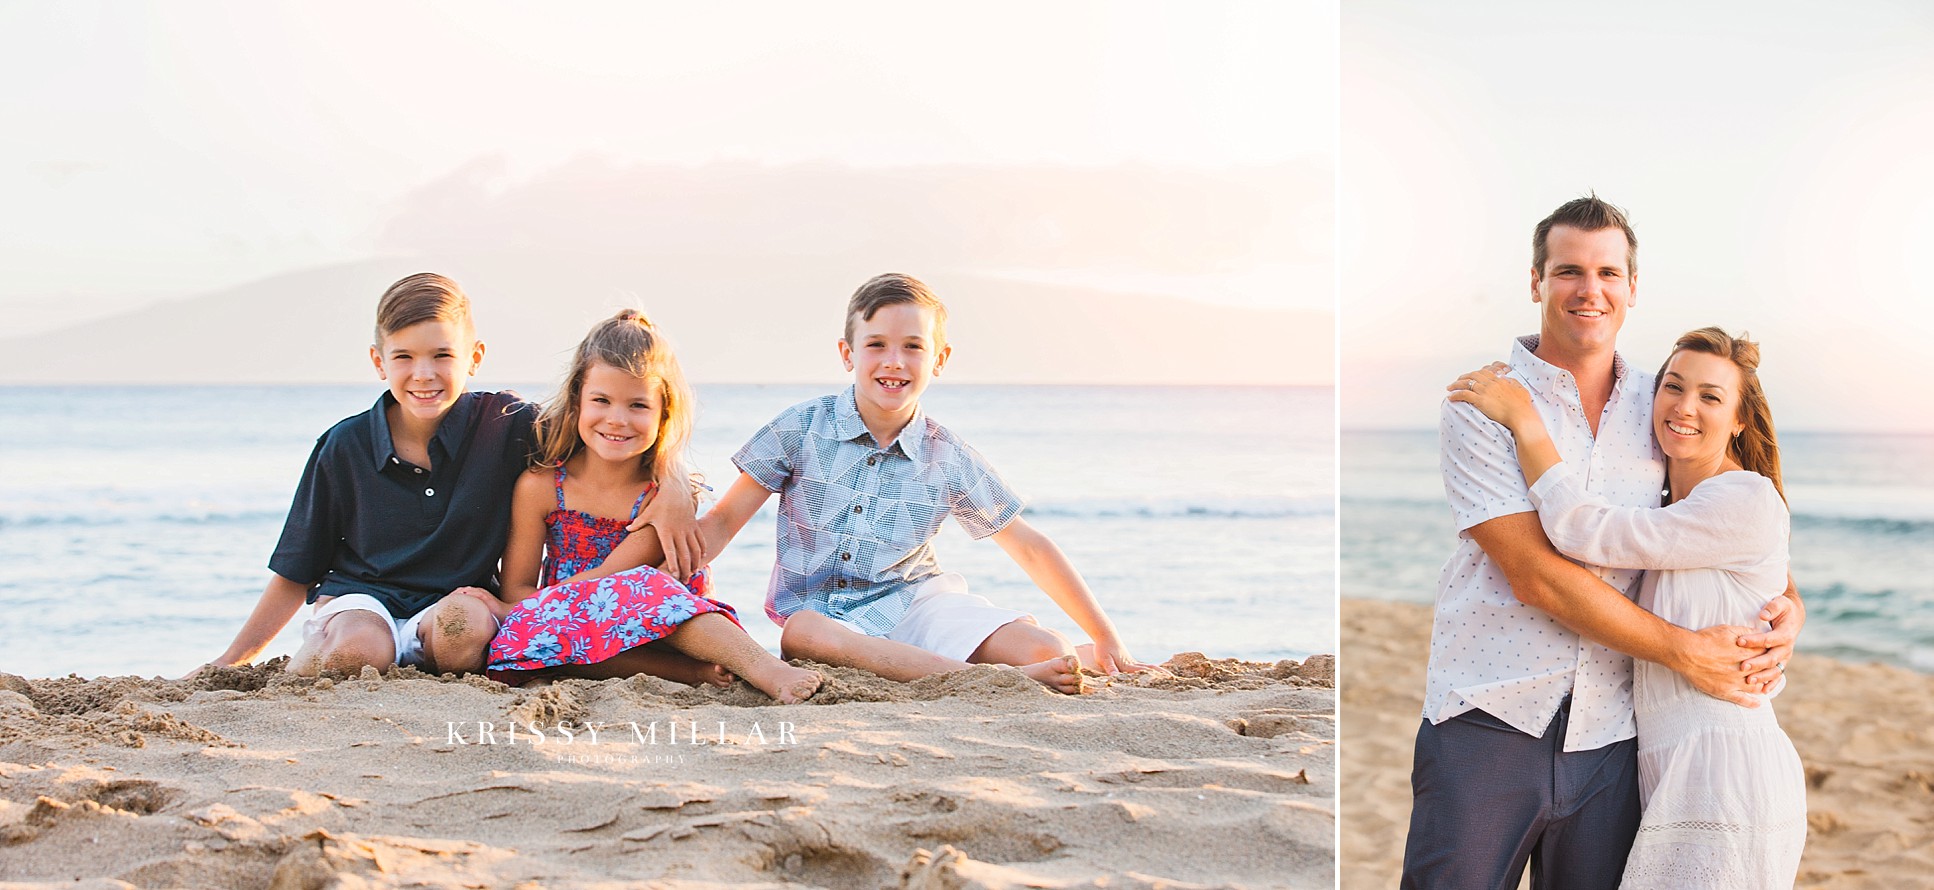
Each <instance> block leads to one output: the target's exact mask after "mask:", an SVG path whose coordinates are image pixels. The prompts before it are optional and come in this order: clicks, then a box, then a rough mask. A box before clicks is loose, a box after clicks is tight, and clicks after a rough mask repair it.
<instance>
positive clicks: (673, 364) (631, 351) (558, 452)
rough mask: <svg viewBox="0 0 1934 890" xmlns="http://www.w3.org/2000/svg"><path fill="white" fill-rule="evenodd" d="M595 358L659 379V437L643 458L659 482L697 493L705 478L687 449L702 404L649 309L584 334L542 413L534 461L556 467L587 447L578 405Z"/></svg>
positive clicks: (624, 313)
mask: <svg viewBox="0 0 1934 890" xmlns="http://www.w3.org/2000/svg"><path fill="white" fill-rule="evenodd" d="M593 362H597V363H601V364H605V365H609V366H611V367H613V368H617V369H618V370H620V371H623V372H625V373H627V374H630V375H632V376H634V377H637V378H639V379H642V380H653V381H656V382H657V383H658V403H659V407H660V410H659V416H658V441H657V442H655V443H653V444H652V446H651V450H649V451H647V452H645V454H644V458H643V460H644V462H645V465H646V466H647V467H649V468H650V469H651V478H652V479H653V480H655V481H657V482H658V484H660V485H665V484H668V483H669V482H670V481H671V480H673V479H683V480H686V481H687V483H688V484H690V485H691V486H692V488H693V491H694V492H695V493H696V491H697V490H698V488H699V487H700V485H699V480H698V477H697V474H695V473H693V472H692V467H691V465H690V464H689V463H687V462H686V459H685V448H686V446H687V445H689V444H690V443H691V440H692V426H693V423H694V421H695V420H696V418H697V415H698V405H697V402H696V400H695V399H694V398H693V396H692V387H691V384H690V383H687V382H686V380H685V371H684V370H683V369H681V368H680V367H679V365H678V356H676V355H674V354H672V348H671V344H670V343H668V342H666V341H665V338H664V335H662V334H660V333H659V332H658V328H657V327H655V326H653V325H652V323H651V322H650V321H649V320H647V319H646V318H645V315H644V313H642V312H639V311H637V310H635V309H625V310H622V311H620V312H619V313H618V314H617V315H613V316H611V317H610V318H607V319H605V320H604V321H601V322H598V324H597V326H596V327H593V328H592V329H591V332H590V333H589V334H586V335H584V342H582V343H579V344H578V348H577V351H576V352H574V353H572V355H571V368H570V370H569V371H568V372H566V373H565V375H564V383H563V385H561V386H559V387H558V390H557V394H556V395H554V396H552V397H551V400H550V401H548V402H546V403H544V408H543V410H542V411H540V412H538V415H537V454H536V455H535V457H534V458H533V461H532V463H533V464H534V465H535V466H539V467H556V466H559V465H561V464H563V463H564V462H565V461H567V460H570V459H571V458H572V457H574V456H576V455H577V453H578V452H579V451H581V450H583V449H584V440H583V439H581V438H579V436H578V411H579V409H578V403H579V401H580V399H581V398H582V397H583V394H584V377H585V375H586V374H587V373H588V372H589V371H590V369H591V365H592V363H593Z"/></svg>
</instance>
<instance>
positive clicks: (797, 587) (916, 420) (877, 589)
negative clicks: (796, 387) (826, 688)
mask: <svg viewBox="0 0 1934 890" xmlns="http://www.w3.org/2000/svg"><path fill="white" fill-rule="evenodd" d="M732 462H733V463H734V464H737V465H738V468H739V470H740V471H741V472H743V473H745V474H746V475H747V476H750V477H752V479H753V481H755V482H758V483H759V484H760V485H762V486H765V488H766V490H768V491H774V492H777V493H778V494H779V529H778V545H779V558H778V561H777V562H776V563H775V564H774V565H773V567H772V583H771V586H770V587H768V588H767V590H766V614H768V615H770V616H772V620H774V621H777V622H779V623H781V624H783V623H785V616H787V615H790V614H792V613H793V612H796V611H798V610H800V609H811V610H813V611H815V612H819V613H821V614H823V615H828V616H831V617H833V618H839V619H843V620H845V621H849V622H851V623H853V624H854V625H855V626H857V627H859V628H860V629H861V630H864V631H865V632H867V633H869V634H875V635H880V634H885V633H886V632H888V631H890V630H892V629H893V626H894V625H895V624H897V623H899V621H900V619H901V618H903V617H905V616H906V613H907V609H908V607H909V606H910V605H911V604H912V602H913V588H914V585H916V584H918V583H919V582H920V581H923V580H925V579H927V578H930V577H932V576H934V575H937V574H940V566H939V564H938V562H937V561H936V560H935V559H934V553H933V539H934V536H935V535H938V534H939V533H940V524H941V522H942V521H944V520H945V519H946V518H947V517H948V516H949V515H951V516H953V517H954V518H955V519H957V520H958V521H959V522H960V525H961V527H962V528H964V529H966V530H967V533H968V534H969V535H972V536H973V537H974V538H976V539H979V538H985V537H987V536H988V535H991V534H994V533H995V532H998V531H1000V530H1001V529H1002V528H1004V527H1006V526H1007V524H1008V523H1010V522H1012V521H1014V518H1015V517H1016V516H1019V515H1020V514H1021V507H1022V506H1023V503H1024V502H1023V500H1022V499H1021V497H1020V496H1019V495H1017V494H1015V493H1014V491H1013V490H1012V489H1010V488H1008V486H1007V483H1006V482H1004V481H1002V480H1001V477H1000V474H998V473H996V472H994V468H993V467H990V466H988V465H987V461H986V460H985V459H983V458H982V457H981V456H980V454H979V453H978V452H976V451H974V449H972V448H970V447H968V445H967V443H965V442H963V441H961V440H960V437H958V436H955V435H954V434H953V433H952V432H949V431H948V430H947V428H946V427H943V426H941V425H940V424H938V423H935V422H934V421H932V420H931V419H929V418H928V417H927V416H926V413H925V412H922V411H916V412H915V413H914V415H913V420H912V421H911V422H910V423H908V424H907V427H906V429H904V430H902V431H901V432H900V435H899V438H897V439H895V440H894V442H893V444H892V445H890V446H888V447H886V448H881V447H880V446H879V443H878V442H875V441H874V440H873V434H872V433H870V432H867V429H866V423H865V422H864V421H862V420H861V419H860V412H859V406H858V405H857V404H856V403H855V402H854V400H853V389H852V387H847V389H846V391H845V392H843V393H840V394H838V395H830V396H824V397H821V398H817V399H813V400H811V401H808V402H801V403H800V404H797V405H794V406H792V407H791V408H788V409H786V411H785V412H784V413H782V414H780V415H779V416H778V417H777V418H774V419H773V421H772V422H771V423H768V424H766V425H765V426H764V427H762V428H761V429H760V430H759V431H758V432H756V433H754V434H753V435H752V439H751V441H749V442H747V443H745V447H743V448H740V449H739V452H738V453H737V454H735V455H733V456H732Z"/></svg>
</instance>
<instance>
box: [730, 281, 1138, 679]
mask: <svg viewBox="0 0 1934 890" xmlns="http://www.w3.org/2000/svg"><path fill="white" fill-rule="evenodd" d="M946 313H947V310H946V307H945V306H944V305H942V304H941V302H940V300H939V299H938V298H936V297H935V296H934V295H933V293H932V291H930V290H928V289H927V286H926V285H925V284H922V283H921V282H919V281H918V280H916V279H914V278H911V277H909V276H906V275H897V274H887V275H880V276H877V277H875V278H873V279H872V280H870V281H868V282H866V283H865V284H863V285H861V286H860V288H859V290H858V291H855V292H854V294H853V297H852V299H851V300H850V301H849V302H848V304H847V307H846V334H845V337H844V338H843V339H841V340H840V341H839V353H840V359H841V361H842V362H843V363H844V364H845V365H846V370H848V371H851V372H852V373H853V385H852V386H850V387H848V388H847V389H846V390H845V391H844V392H842V393H839V394H837V395H831V396H825V397H823V398H818V399H813V400H810V401H807V402H802V403H800V404H798V405H794V406H793V407H791V408H788V409H786V411H785V412H784V413H782V414H780V415H779V416H778V417H777V418H775V419H774V420H773V421H772V422H771V423H768V424H766V425H765V426H764V427H763V428H761V429H760V430H759V431H758V432H756V433H754V434H753V436H752V439H751V441H749V442H747V443H746V444H745V447H743V448H741V449H739V453H738V454H736V455H734V456H733V458H732V462H733V463H735V464H737V465H738V467H739V470H740V475H739V478H738V481H736V482H734V483H733V485H732V488H731V489H730V490H729V491H727V492H726V493H725V496H724V497H723V498H720V499H719V503H718V506H716V507H714V508H713V509H712V510H711V511H710V512H708V513H706V515H705V519H704V520H703V521H702V522H701V523H700V531H701V533H702V534H703V535H704V537H705V540H706V544H707V547H706V549H707V551H708V552H709V553H716V552H717V551H718V550H719V549H720V548H722V547H724V545H725V542H726V541H729V540H731V538H732V536H733V535H735V534H737V533H738V531H739V529H741V528H743V527H744V526H745V523H746V521H747V520H749V519H751V518H752V514H754V513H755V512H757V511H758V509H759V507H760V505H762V504H764V503H765V501H766V499H767V498H769V497H771V496H772V495H773V494H774V493H777V494H778V495H779V535H778V549H779V553H778V562H777V564H776V565H774V566H773V570H772V584H771V586H770V587H769V588H768V590H767V592H766V614H767V615H769V616H771V618H772V620H773V621H775V622H777V623H779V624H780V625H781V626H782V627H784V631H783V632H782V635H781V636H780V639H779V648H780V651H781V652H782V653H783V654H784V655H785V656H786V657H787V658H810V659H812V660H814V661H818V662H822V663H824V664H831V665H847V666H852V667H859V668H865V669H866V670H869V671H872V672H873V673H876V674H879V675H880V676H882V677H886V678H888V679H891V680H913V679H917V678H919V677H924V676H928V675H930V674H937V673H944V672H947V671H955V670H960V669H963V668H966V667H968V666H969V665H970V664H1009V665H1015V666H1017V667H1020V668H1021V670H1022V671H1023V672H1025V673H1026V674H1027V675H1028V676H1030V677H1033V678H1034V679H1035V680H1038V681H1040V682H1041V683H1042V684H1043V685H1045V686H1047V687H1048V688H1049V689H1053V690H1055V691H1057V692H1068V693H1076V692H1080V691H1082V680H1081V672H1080V668H1081V666H1082V663H1083V662H1084V661H1085V662H1086V664H1087V666H1088V667H1091V668H1095V669H1097V670H1101V671H1104V672H1108V673H1114V672H1117V671H1134V670H1141V669H1143V668H1145V667H1147V665H1144V664H1141V663H1139V662H1137V661H1135V660H1134V659H1133V658H1132V657H1130V656H1129V654H1128V648H1127V647H1126V646H1124V645H1123V644H1122V642H1121V637H1120V636H1119V635H1118V634H1117V633H1116V632H1115V627H1114V625H1113V624H1112V623H1111V622H1109V620H1108V616H1107V614H1106V613H1104V612H1103V611H1102V609H1101V605H1100V604H1099V603H1097V602H1095V597H1094V594H1092V593H1090V592H1089V590H1088V585H1087V583H1086V582H1084V581H1083V580H1082V579H1081V575H1080V573H1079V572H1076V571H1075V568H1074V566H1073V565H1071V564H1070V563H1069V562H1068V558H1067V557H1066V556H1065V555H1063V554H1062V552H1061V550H1060V548H1058V547H1056V546H1055V545H1054V542H1053V541H1051V540H1049V539H1048V537H1047V536H1046V535H1043V534H1041V533H1040V532H1039V531H1037V530H1035V529H1034V527H1033V526H1031V525H1029V524H1028V523H1027V521H1026V520H1024V519H1022V518H1021V506H1022V504H1021V499H1020V497H1019V496H1017V495H1015V494H1014V492H1013V491H1011V490H1010V489H1009V488H1008V487H1007V484H1006V483H1005V482H1003V481H1002V480H1001V477H1000V474H998V473H996V472H994V470H993V468H992V467H990V466H988V464H987V462H986V461H985V460H983V459H982V458H981V456H980V454H979V453H977V452H975V451H974V449H972V448H970V447H968V445H967V443H966V442H964V441H962V440H961V439H960V437H959V436H956V435H954V434H953V432H952V431H950V430H948V429H947V428H946V427H944V426H941V425H940V424H939V423H936V422H934V421H933V420H932V419H931V418H929V417H927V415H926V414H925V413H924V412H922V411H921V410H920V394H921V393H922V392H923V391H925V390H926V387H927V384H928V383H929V382H930V381H931V380H932V379H933V377H934V376H935V375H937V374H939V373H940V369H941V367H942V365H944V364H945V363H946V361H947V358H948V357H949V356H950V355H951V354H952V350H951V348H950V347H948V346H947V340H946V326H945V325H946V317H947V314H946ZM948 516H953V517H954V518H955V519H956V520H957V521H959V522H960V524H961V527H963V528H965V529H966V530H967V533H968V534H970V535H972V536H973V537H975V538H977V539H978V538H991V539H993V541H994V543H996V544H999V545H1000V547H1001V549H1002V550H1004V551H1006V552H1007V554H1008V556H1009V557H1011V558H1013V560H1014V562H1015V563H1016V564H1018V565H1019V566H1020V567H1021V568H1022V569H1023V570H1025V571H1026V572H1027V575H1028V577H1029V578H1031V579H1033V580H1034V583H1035V584H1037V585H1039V586H1040V588H1041V590H1042V591H1043V592H1045V593H1046V594H1047V595H1048V597H1049V598H1050V599H1052V600H1054V602H1055V604H1056V605H1058V606H1060V607H1061V609H1062V610H1063V611H1065V612H1066V613H1067V614H1068V617H1070V618H1073V619H1074V622H1075V623H1076V624H1078V625H1080V626H1081V629H1082V630H1084V631H1087V632H1088V635H1089V637H1090V638H1092V639H1093V640H1094V645H1093V647H1092V649H1090V648H1089V647H1086V646H1083V647H1080V649H1079V652H1080V653H1081V654H1080V657H1079V658H1078V657H1077V654H1076V653H1077V651H1078V650H1077V648H1076V647H1075V646H1073V645H1072V644H1071V643H1070V642H1069V641H1068V640H1067V639H1066V638H1065V637H1063V636H1061V635H1060V634H1058V633H1056V632H1054V631H1052V630H1049V629H1047V628H1043V627H1041V626H1040V625H1038V624H1036V623H1035V621H1034V617H1033V616H1031V615H1028V614H1027V613H1025V612H1018V611H1015V610H1013V609H1003V608H1000V607H997V606H995V605H993V604H992V603H989V602H988V601H987V600H986V599H984V598H982V597H980V596H977V595H975V594H972V593H968V592H967V582H966V579H964V578H962V577H961V576H960V575H959V574H957V573H953V572H943V571H941V570H940V566H939V564H938V563H937V561H936V560H935V559H934V552H933V538H934V536H935V535H937V534H939V532H940V525H941V523H942V522H943V521H945V520H946V518H947V517H948Z"/></svg>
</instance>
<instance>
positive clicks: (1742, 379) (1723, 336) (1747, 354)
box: [1653, 328, 1786, 500]
mask: <svg viewBox="0 0 1934 890" xmlns="http://www.w3.org/2000/svg"><path fill="white" fill-rule="evenodd" d="M1681 352H1703V353H1706V354H1708V355H1716V356H1719V357H1720V358H1723V359H1726V360H1728V361H1731V362H1732V363H1733V366H1734V367H1736V368H1738V369H1739V422H1740V423H1742V424H1744V425H1745V429H1742V430H1740V431H1739V435H1737V436H1734V437H1733V438H1732V441H1731V442H1729V443H1727V445H1726V454H1727V456H1729V457H1731V458H1732V459H1733V462H1734V463H1736V464H1739V466H1740V468H1741V469H1745V470H1751V471H1753V472H1755V473H1758V474H1760V475H1761V476H1765V477H1766V478H1768V479H1771V480H1773V490H1775V491H1777V492H1779V494H1780V500H1786V488H1785V487H1784V486H1782V485H1781V484H1780V443H1779V436H1778V435H1776V434H1775V433H1774V432H1773V409H1772V408H1771V407H1768V406H1767V404H1766V391H1765V390H1764V389H1761V388H1760V385H1759V344H1758V343H1755V342H1753V341H1751V340H1748V339H1746V335H1745V334H1741V335H1740V336H1738V337H1734V336H1732V335H1731V334H1728V333H1726V332H1725V331H1724V330H1721V329H1719V328H1700V329H1698V330H1696V331H1687V332H1686V333H1685V334H1684V335H1683V336H1681V337H1680V338H1679V341H1678V342H1677V343H1674V344H1672V355H1678V354H1679V353H1681ZM1672 355H1668V356H1666V358H1665V364H1664V365H1660V366H1659V376H1658V378H1657V379H1655V380H1654V381H1653V388H1654V389H1655V390H1656V389H1657V387H1658V380H1659V379H1664V377H1665V369H1666V367H1667V366H1669V365H1671V364H1672Z"/></svg>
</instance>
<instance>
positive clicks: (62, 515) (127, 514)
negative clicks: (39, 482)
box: [0, 510, 286, 530]
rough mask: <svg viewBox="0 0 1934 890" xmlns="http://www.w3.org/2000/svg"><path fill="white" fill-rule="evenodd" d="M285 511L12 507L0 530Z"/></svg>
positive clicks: (199, 520)
mask: <svg viewBox="0 0 1934 890" xmlns="http://www.w3.org/2000/svg"><path fill="white" fill-rule="evenodd" d="M285 516H286V513H285V512H284V511H281V510H205V511H164V512H159V513H142V512H139V511H134V510H127V511H114V512H100V511H94V512H87V513H74V512H65V511H63V512H51V511H38V510H26V511H22V510H11V511H7V512H4V513H0V529H15V530H25V529H36V528H61V527H72V528H88V527H102V528H104V527H114V526H128V525H164V526H165V525H183V526H237V525H254V524H258V523H262V522H273V523H278V524H279V523H280V522H281V521H282V520H283V518H284V517H285Z"/></svg>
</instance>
